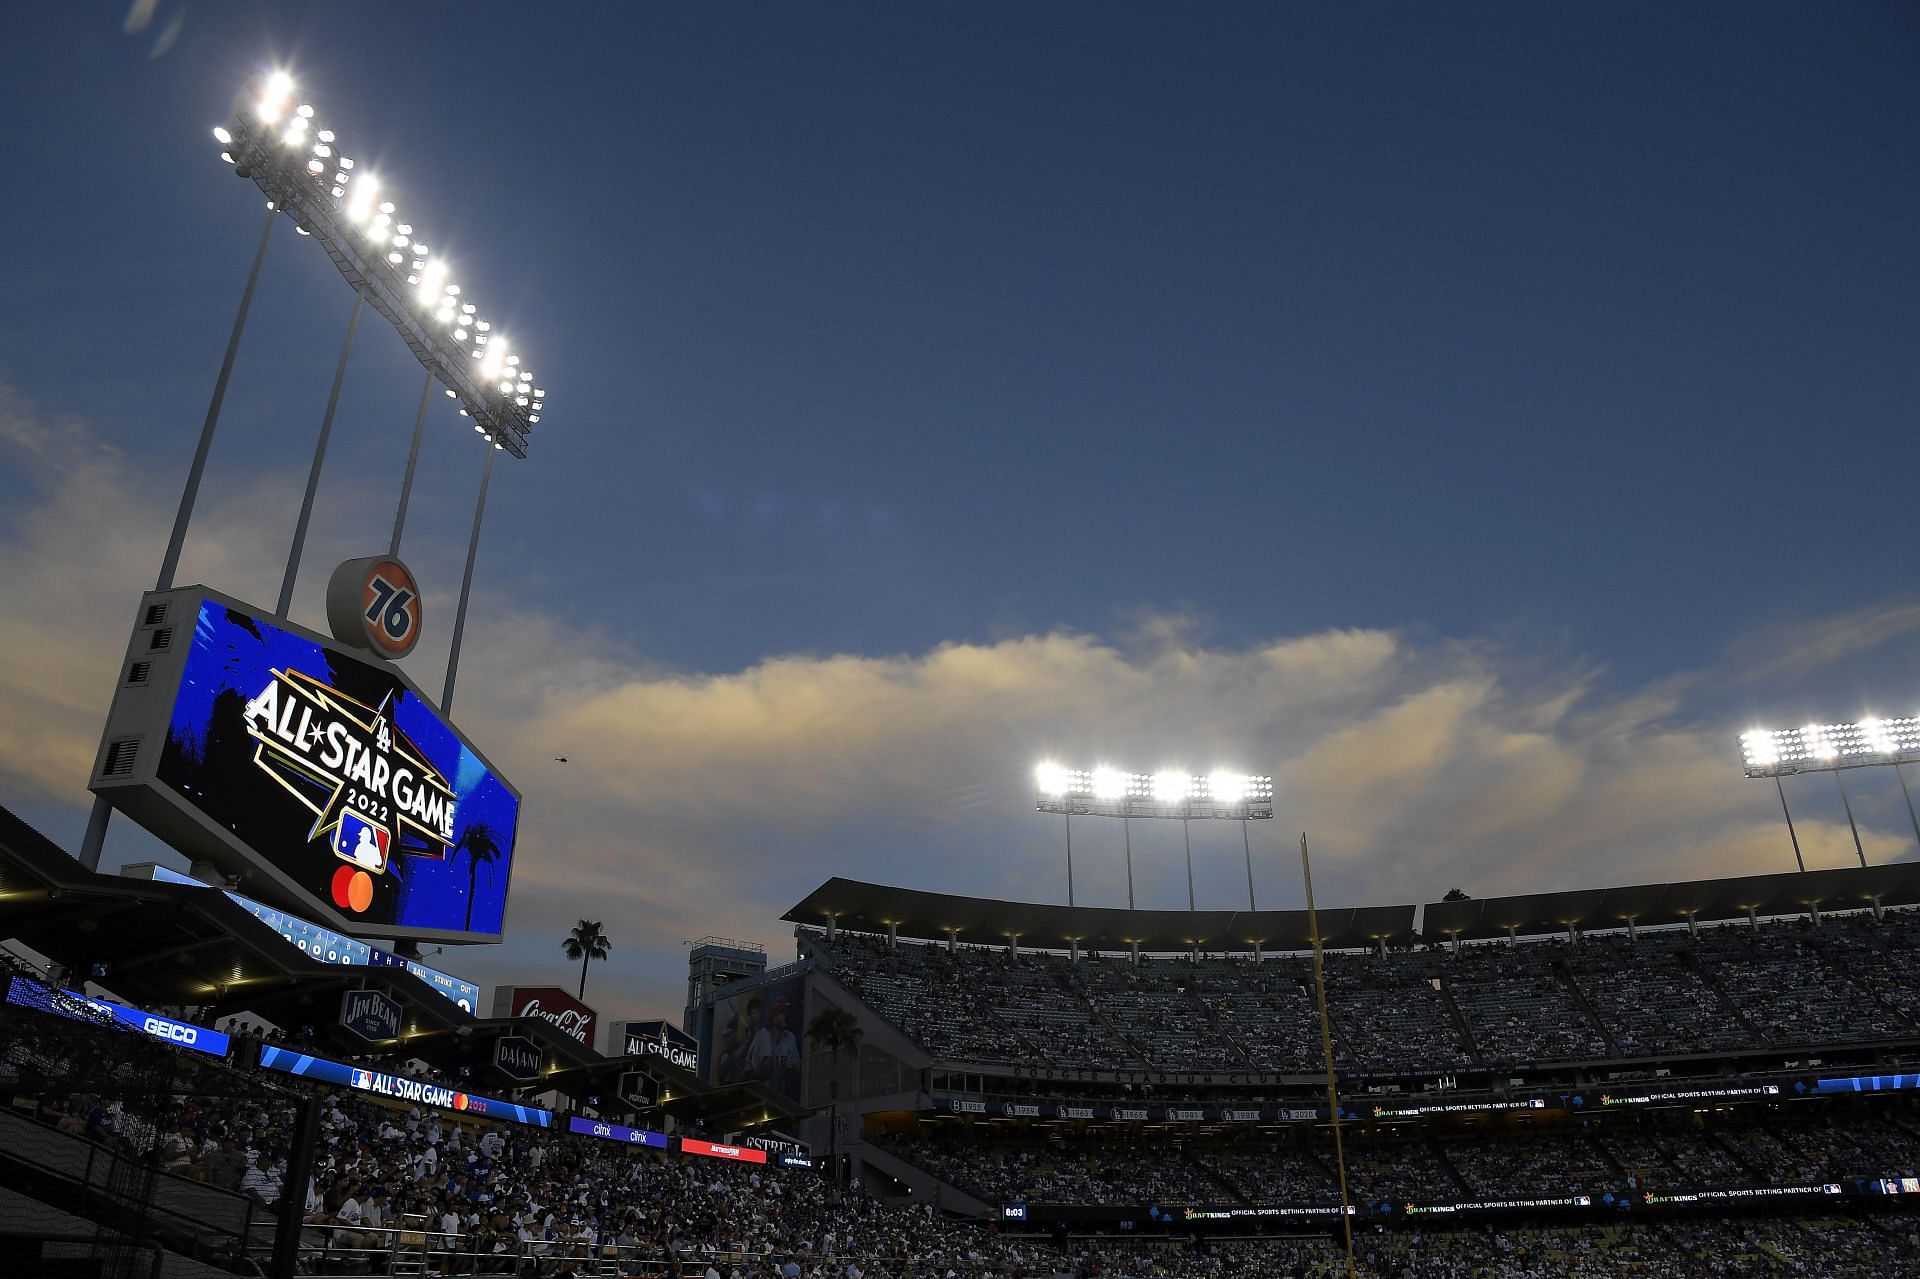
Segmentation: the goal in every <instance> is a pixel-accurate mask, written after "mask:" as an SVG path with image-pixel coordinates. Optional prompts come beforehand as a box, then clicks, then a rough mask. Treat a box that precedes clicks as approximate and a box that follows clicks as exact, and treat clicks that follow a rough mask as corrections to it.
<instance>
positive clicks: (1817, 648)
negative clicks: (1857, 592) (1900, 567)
mask: <svg viewBox="0 0 1920 1279" xmlns="http://www.w3.org/2000/svg"><path fill="white" fill-rule="evenodd" d="M1916 632H1920V604H1911V603H1906V602H1904V601H1898V600H1895V601H1882V602H1880V603H1876V604H1870V605H1867V606H1865V607H1863V608H1858V609H1853V610H1851V611H1849V612H1846V613H1840V614H1836V615H1833V616H1830V617H1818V618H1811V619H1807V620H1803V621H1795V622H1788V623H1782V624H1780V625H1777V626H1771V627H1766V628H1764V629H1762V630H1759V631H1756V632H1754V633H1753V634H1751V635H1749V636H1747V637H1746V638H1745V639H1744V640H1743V641H1742V642H1741V643H1740V644H1739V645H1738V646H1737V649H1736V651H1737V652H1738V653H1739V654H1740V655H1741V656H1742V657H1743V658H1744V660H1745V661H1746V662H1747V663H1748V664H1749V665H1751V666H1752V668H1753V669H1752V672H1751V674H1752V675H1753V676H1754V677H1756V678H1760V679H1765V678H1769V677H1773V676H1778V675H1788V674H1801V673H1804V672H1807V671H1813V670H1819V669H1821V668H1823V667H1828V666H1832V665H1834V664H1835V663H1837V662H1841V661H1845V660H1846V659H1847V658H1850V657H1857V656H1859V655H1860V654H1863V653H1870V652H1872V651H1873V650H1875V649H1878V648H1881V647H1884V646H1885V645H1887V644H1890V643H1892V642H1893V641H1894V640H1897V639H1901V638H1904V637H1906V636H1909V635H1913V634H1914V633H1916Z"/></svg>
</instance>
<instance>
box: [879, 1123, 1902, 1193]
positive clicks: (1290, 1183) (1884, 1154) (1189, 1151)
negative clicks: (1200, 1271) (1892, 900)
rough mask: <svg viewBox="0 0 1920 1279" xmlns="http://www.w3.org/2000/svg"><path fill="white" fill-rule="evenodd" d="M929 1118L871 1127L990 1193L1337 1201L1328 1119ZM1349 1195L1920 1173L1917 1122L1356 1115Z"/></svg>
mask: <svg viewBox="0 0 1920 1279" xmlns="http://www.w3.org/2000/svg"><path fill="white" fill-rule="evenodd" d="M977 1127H978V1125H966V1124H923V1125H920V1126H919V1127H918V1128H915V1129H909V1130H905V1131H900V1132H893V1133H885V1134H873V1135H870V1136H869V1140H870V1141H872V1142H873V1143H874V1144H876V1145H879V1146H881V1147H882V1148H884V1149H886V1150H889V1151H891V1152H893V1153H894V1154H897V1155H899V1156H900V1157H901V1158H903V1159H905V1160H907V1161H908V1162H909V1163H912V1164H915V1165H917V1166H918V1167H920V1168H923V1169H925V1170H926V1171H928V1172H930V1173H933V1174H934V1175H935V1176H937V1177H939V1178H940V1179H941V1180H942V1181H945V1182H947V1183H948V1184H950V1185H952V1186H954V1187H956V1188H958V1189H960V1190H963V1191H965V1192H967V1193H969V1194H971V1195H973V1196H975V1197H976V1198H979V1199H981V1200H984V1201H985V1202H987V1203H990V1204H992V1203H1005V1202H1016V1201H1024V1202H1031V1203H1046V1204H1072V1205H1107V1206H1138V1205H1143V1204H1163V1205H1169V1206H1193V1205H1199V1204H1214V1205H1221V1204H1250V1205H1256V1206H1265V1205H1291V1206H1313V1205H1330V1204H1334V1203H1337V1202H1338V1201H1339V1182H1338V1178H1337V1173H1336V1168H1337V1163H1336V1157H1335V1152H1334V1149H1333V1144H1332V1142H1331V1140H1330V1138H1329V1137H1328V1135H1327V1134H1326V1133H1324V1132H1321V1133H1316V1134H1314V1135H1312V1136H1311V1137H1309V1136H1308V1135H1306V1134H1304V1133H1297V1132H1280V1133H1273V1134H1265V1135H1260V1136H1258V1137H1255V1136H1236V1135H1232V1134H1226V1135H1222V1134H1215V1135H1213V1136H1199V1135H1194V1136H1188V1137H1184V1138H1180V1139H1165V1138H1162V1139H1159V1140H1155V1141H1152V1142H1143V1144H1141V1145H1138V1146H1129V1145H1123V1144H1120V1143H1117V1142H1114V1141H1111V1140H1097V1139H1092V1138H1089V1137H1085V1136H1082V1137H1078V1138H1075V1139H1071V1140H1068V1139H1058V1138H1056V1139H1046V1138H1044V1137H1036V1136H1026V1137H1020V1136H1015V1135H1007V1134H994V1135H981V1134H979V1133H976V1132H975V1131H973V1129H975V1128H977ZM1343 1151H1344V1155H1345V1159H1346V1173H1347V1191H1348V1199H1349V1201H1350V1202H1355V1203H1369V1202H1380V1201H1386V1202H1395V1203H1398V1202H1407V1201H1412V1202H1418V1203H1430V1204H1431V1203H1454V1202H1470V1201H1474V1200H1487V1199H1533V1198H1544V1197H1548V1196H1555V1195H1569V1194H1575V1193H1587V1194H1593V1195H1600V1194H1603V1193H1605V1192H1608V1191H1613V1192H1615V1193H1619V1194H1623V1195H1624V1194H1628V1193H1631V1192H1634V1191H1661V1192H1665V1191H1673V1190H1688V1189H1691V1190H1706V1189H1725V1188H1732V1187H1761V1186H1774V1185H1821V1184H1825V1183H1828V1182H1837V1181H1844V1180H1847V1179H1849V1178H1860V1177H1879V1176H1885V1175H1913V1174H1914V1173H1920V1131H1916V1129H1915V1128H1913V1127H1912V1126H1910V1125H1909V1123H1908V1122H1907V1120H1906V1119H1904V1118H1903V1117H1902V1116H1901V1115H1900V1114H1899V1113H1897V1112H1895V1111H1894V1110H1892V1109H1890V1108H1887V1107H1880V1108H1877V1109H1875V1110H1873V1111H1871V1112H1868V1113H1862V1114H1858V1115H1844V1114H1835V1113H1829V1112H1826V1111H1825V1110H1819V1111H1817V1112H1816V1113H1814V1114H1811V1115H1807V1114H1802V1115H1799V1116H1797V1117H1796V1116H1792V1115H1773V1116H1769V1117H1767V1119H1766V1120H1765V1121H1764V1122H1762V1121H1760V1120H1758V1119H1756V1118H1754V1117H1752V1116H1728V1117H1727V1118H1726V1119H1725V1120H1724V1121H1723V1122H1720V1123H1716V1124H1714V1125H1712V1126H1710V1127H1709V1126H1701V1125H1697V1124H1693V1123H1690V1122H1681V1123H1672V1124H1656V1123H1653V1122H1646V1123H1636V1122H1633V1121H1632V1120H1629V1119H1624V1118H1623V1119H1622V1120H1620V1121H1619V1122H1608V1123H1604V1124H1594V1123H1589V1124H1579V1123H1574V1124H1565V1125H1559V1126H1556V1127H1552V1128H1547V1129H1544V1130H1539V1131H1534V1130H1529V1129H1525V1128H1503V1129H1501V1130H1499V1131H1495V1132H1466V1131H1455V1130H1446V1131H1440V1132H1433V1131H1428V1130H1422V1129H1414V1128H1398V1129H1396V1128H1392V1127H1387V1126H1377V1127H1376V1126H1372V1125H1365V1124H1360V1125H1349V1126H1348V1127H1347V1129H1346V1131H1345V1136H1344V1142H1343Z"/></svg>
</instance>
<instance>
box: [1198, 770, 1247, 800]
mask: <svg viewBox="0 0 1920 1279" xmlns="http://www.w3.org/2000/svg"><path fill="white" fill-rule="evenodd" d="M1207 796H1208V798H1210V799H1212V800H1213V802H1214V803H1216V804H1237V803H1239V802H1240V801H1241V800H1243V799H1245V798H1246V797H1247V775H1246V774H1245V773H1229V772H1225V771H1223V770H1218V769H1216V770H1215V771H1214V772H1213V774H1212V775H1211V776H1209V777H1208V778H1207Z"/></svg>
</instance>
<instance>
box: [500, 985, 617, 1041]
mask: <svg viewBox="0 0 1920 1279" xmlns="http://www.w3.org/2000/svg"><path fill="white" fill-rule="evenodd" d="M493 1015H494V1016H495V1017H532V1018H535V1019H537V1020H539V1021H544V1022H546V1023H548V1024H549V1025H551V1026H553V1028H554V1029H556V1030H558V1031H559V1032H560V1033H561V1034H563V1035H565V1036H567V1037H568V1038H569V1039H572V1040H574V1041H575V1042H577V1043H579V1044H580V1045H581V1046H582V1047H585V1048H591V1047H593V1036H594V1031H595V1030H596V1029H597V1027H598V1022H597V1020H596V1019H597V1017H598V1016H599V1014H597V1013H595V1012H594V1011H593V1009H591V1008H589V1007H587V1006H586V1005H585V1004H583V1003H581V1002H580V1001H579V1000H577V999H575V998H574V997H573V996H572V995H569V994H568V993H567V992H566V991H564V990H561V989H560V988H559V987H557V986H500V987H497V988H496V989H495V990H494V992H493Z"/></svg>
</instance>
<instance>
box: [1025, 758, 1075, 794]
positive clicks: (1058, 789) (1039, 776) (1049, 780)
mask: <svg viewBox="0 0 1920 1279" xmlns="http://www.w3.org/2000/svg"><path fill="white" fill-rule="evenodd" d="M1067 783H1068V777H1067V770H1066V769H1064V768H1062V767H1060V765H1058V764H1054V763H1045V764H1040V765H1037V766H1036V767H1035V768H1034V770H1033V784H1034V786H1035V787H1036V788H1037V789H1038V790H1039V791H1040V793H1041V794H1042V795H1054V796H1059V795H1064V794H1066V793H1067Z"/></svg>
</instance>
